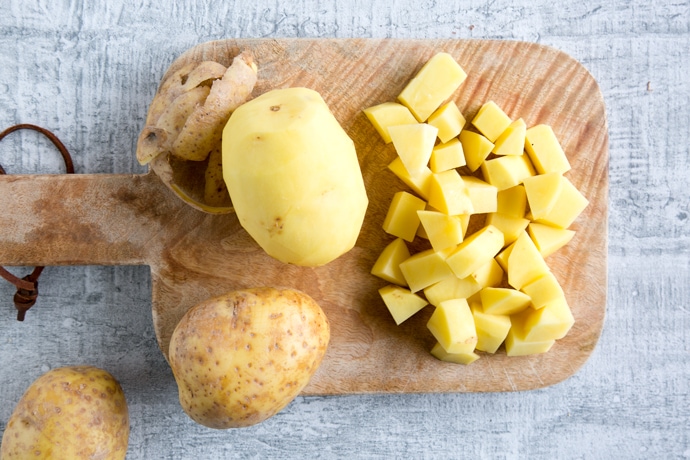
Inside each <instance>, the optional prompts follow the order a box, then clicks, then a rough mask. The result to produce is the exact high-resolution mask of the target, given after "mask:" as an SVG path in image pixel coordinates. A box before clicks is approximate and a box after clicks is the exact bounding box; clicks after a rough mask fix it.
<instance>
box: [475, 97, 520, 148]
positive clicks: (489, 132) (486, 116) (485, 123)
mask: <svg viewBox="0 0 690 460" xmlns="http://www.w3.org/2000/svg"><path fill="white" fill-rule="evenodd" d="M510 122H511V120H510V117H509V116H508V115H506V114H505V112H504V111H503V110H501V108H500V107H499V106H498V105H496V103H495V102H494V101H489V102H487V103H486V104H484V105H483V106H481V108H480V109H479V112H477V115H475V117H474V119H473V120H472V124H473V125H474V127H475V128H477V129H478V130H479V132H480V133H482V134H483V135H484V136H485V137H486V138H487V139H488V140H489V141H490V142H494V141H495V140H496V139H497V138H498V136H500V135H501V134H502V133H503V132H504V131H505V130H506V129H507V128H508V126H510Z"/></svg>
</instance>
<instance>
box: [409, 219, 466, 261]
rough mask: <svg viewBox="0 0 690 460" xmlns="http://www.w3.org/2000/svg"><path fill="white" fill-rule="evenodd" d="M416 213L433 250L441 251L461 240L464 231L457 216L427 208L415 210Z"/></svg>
mask: <svg viewBox="0 0 690 460" xmlns="http://www.w3.org/2000/svg"><path fill="white" fill-rule="evenodd" d="M417 215H418V216H419V220H420V221H421V223H422V227H423V228H424V232H425V234H426V236H427V238H428V239H429V242H431V247H432V248H433V249H434V251H437V252H438V251H443V250H444V249H448V248H451V247H455V246H457V245H458V244H460V243H461V242H462V239H463V236H464V231H463V228H462V221H461V220H460V219H459V218H458V216H449V215H448V214H444V213H442V212H438V211H429V210H423V211H417Z"/></svg>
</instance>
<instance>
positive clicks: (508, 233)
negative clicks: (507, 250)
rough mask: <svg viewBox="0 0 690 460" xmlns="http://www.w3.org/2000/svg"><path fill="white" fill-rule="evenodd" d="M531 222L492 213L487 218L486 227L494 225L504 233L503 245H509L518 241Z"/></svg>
mask: <svg viewBox="0 0 690 460" xmlns="http://www.w3.org/2000/svg"><path fill="white" fill-rule="evenodd" d="M529 223H530V222H529V220H527V219H524V218H522V217H514V216H509V215H507V214H501V213H498V212H492V213H490V214H488V215H487V216H486V225H493V226H494V227H496V228H497V229H499V230H500V231H501V233H503V239H504V241H503V244H504V245H509V244H510V243H512V242H513V241H515V240H516V239H517V237H518V236H519V235H520V233H522V232H523V231H524V230H525V229H526V228H527V226H528V225H529Z"/></svg>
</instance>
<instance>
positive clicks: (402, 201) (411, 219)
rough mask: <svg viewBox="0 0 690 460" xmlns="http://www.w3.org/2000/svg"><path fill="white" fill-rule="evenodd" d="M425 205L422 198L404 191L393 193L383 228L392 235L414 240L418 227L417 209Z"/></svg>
mask: <svg viewBox="0 0 690 460" xmlns="http://www.w3.org/2000/svg"><path fill="white" fill-rule="evenodd" d="M425 207H426V203H425V202H424V200H422V199H420V198H417V197H416V196H414V195H412V194H411V193H407V192H404V191H400V192H397V193H396V194H395V195H393V201H392V202H391V205H390V207H389V208H388V212H387V213H386V217H385V219H384V220H383V229H384V230H385V231H386V232H387V233H390V234H391V235H393V236H397V237H399V238H402V239H403V240H405V241H410V242H411V241H412V240H414V237H415V234H416V233H417V227H419V216H418V215H417V211H420V210H422V209H424V208H425Z"/></svg>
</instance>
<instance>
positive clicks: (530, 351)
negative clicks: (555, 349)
mask: <svg viewBox="0 0 690 460" xmlns="http://www.w3.org/2000/svg"><path fill="white" fill-rule="evenodd" d="M511 319H512V318H511ZM554 343H556V341H555V340H544V341H539V342H536V341H528V340H526V339H525V338H524V337H522V336H521V335H520V334H519V332H517V330H516V328H513V327H511V328H510V331H508V336H507V337H506V340H505V345H506V355H508V356H527V355H537V354H540V353H546V352H547V351H549V350H550V349H551V347H552V346H553V344H554Z"/></svg>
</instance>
